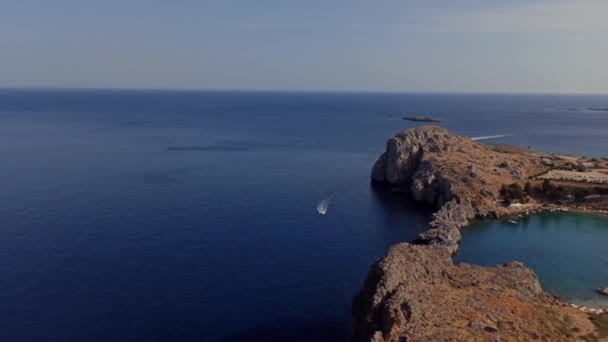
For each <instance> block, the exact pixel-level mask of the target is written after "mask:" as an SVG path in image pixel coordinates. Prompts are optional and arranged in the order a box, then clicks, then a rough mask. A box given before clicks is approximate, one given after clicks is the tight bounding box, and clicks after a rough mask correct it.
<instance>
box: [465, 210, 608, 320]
mask: <svg viewBox="0 0 608 342" xmlns="http://www.w3.org/2000/svg"><path fill="white" fill-rule="evenodd" d="M512 260H518V261H522V262H524V264H525V265H526V266H528V267H530V268H532V269H533V270H534V271H535V272H536V274H537V275H538V277H539V279H540V282H541V285H542V286H543V289H544V290H545V291H547V292H548V293H551V294H554V295H558V296H560V297H561V298H562V299H563V300H565V301H568V302H572V303H576V304H581V305H582V304H584V305H587V306H591V307H596V308H608V297H606V296H602V295H600V294H598V293H597V292H596V289H597V288H599V287H602V288H603V287H606V286H608V218H605V217H600V216H596V215H589V214H582V213H541V214H537V215H532V216H530V217H526V218H522V219H520V220H519V221H518V222H517V224H512V223H509V222H507V221H506V220H483V221H478V222H475V223H473V224H472V225H470V226H469V227H467V228H466V229H464V230H463V234H462V242H461V245H460V248H459V250H458V253H457V254H456V255H455V256H454V262H455V263H458V262H466V263H471V264H478V265H483V266H491V265H497V264H501V263H505V262H508V261H512Z"/></svg>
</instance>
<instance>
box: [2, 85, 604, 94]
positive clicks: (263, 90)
mask: <svg viewBox="0 0 608 342" xmlns="http://www.w3.org/2000/svg"><path fill="white" fill-rule="evenodd" d="M5 90H23V91H29V90H31V91H36V90H47V91H125V92H126V91H142V92H145V91H150V92H217V93H219V92H223V93H229V92H233V93H309V94H315V93H316V94H370V95H371V94H387V95H400V94H401V95H405V94H420V95H426V94H428V95H434V94H437V95H441V94H444V95H450V94H452V95H581V96H585V95H591V96H593V95H608V92H526V91H474V90H465V91H454V90H354V89H350V90H349V89H343V90H335V89H316V90H315V89H306V88H302V89H278V88H261V89H255V88H249V89H248V88H195V87H192V88H190V87H112V86H0V91H5Z"/></svg>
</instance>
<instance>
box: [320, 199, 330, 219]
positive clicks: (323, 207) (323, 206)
mask: <svg viewBox="0 0 608 342" xmlns="http://www.w3.org/2000/svg"><path fill="white" fill-rule="evenodd" d="M330 203H331V196H330V197H327V198H326V199H324V200H322V201H321V202H319V204H317V212H318V213H319V215H325V213H327V209H329V204H330Z"/></svg>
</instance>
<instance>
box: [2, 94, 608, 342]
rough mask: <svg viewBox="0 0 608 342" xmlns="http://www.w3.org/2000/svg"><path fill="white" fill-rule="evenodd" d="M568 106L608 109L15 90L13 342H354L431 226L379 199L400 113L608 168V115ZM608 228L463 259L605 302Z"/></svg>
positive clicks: (6, 227)
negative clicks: (359, 317) (602, 161)
mask: <svg viewBox="0 0 608 342" xmlns="http://www.w3.org/2000/svg"><path fill="white" fill-rule="evenodd" d="M570 107H573V108H584V107H608V97H606V96H546V95H542V96H541V95H538V96H532V95H526V96H522V95H456V94H449V95H448V94H432V95H431V94H329V93H327V94H317V93H255V92H249V93H248V92H170V91H92V90H90V91H76V90H53V91H49V90H29V91H24V90H0V158H1V160H2V167H1V169H0V189H2V191H0V274H1V275H2V277H1V278H0V308H2V310H1V312H0V327H1V329H0V340H1V341H175V340H179V341H217V340H220V341H243V340H245V341H247V340H250V341H267V340H273V339H274V340H300V341H316V340H340V339H344V337H345V336H346V335H347V331H348V319H349V311H350V300H351V298H352V296H353V295H354V294H355V292H356V291H357V290H358V289H359V288H360V287H361V285H362V282H363V280H364V277H365V275H366V273H367V271H368V269H369V266H370V265H371V263H372V262H373V261H374V260H376V259H377V258H379V257H381V256H382V255H383V254H384V253H385V252H386V250H387V248H388V247H389V246H390V245H392V244H395V243H397V242H401V241H408V240H411V239H412V238H414V237H415V236H416V235H417V234H418V233H419V232H421V231H422V230H424V229H425V227H426V223H427V222H428V218H429V212H428V210H427V209H425V208H422V207H417V206H415V205H412V204H408V203H406V202H405V201H404V200H402V199H400V197H399V196H398V195H395V194H392V193H385V192H380V191H375V190H373V189H372V188H370V186H369V171H370V168H371V166H372V164H373V162H374V160H375V159H376V158H377V156H378V155H379V154H380V153H381V152H382V151H383V149H384V143H385V141H386V139H387V138H388V137H390V136H392V135H394V134H395V133H397V132H399V131H400V130H403V129H405V128H408V127H413V126H414V125H415V124H414V123H411V122H406V121H403V120H400V119H399V116H402V115H427V116H434V117H439V118H442V119H445V122H444V124H445V126H447V127H448V128H449V129H451V130H453V131H455V132H457V133H460V134H465V135H469V136H487V135H502V134H505V135H508V136H507V137H504V138H500V139H495V140H493V141H495V142H503V143H511V144H515V145H519V146H531V147H532V148H535V149H541V150H547V151H554V152H561V153H572V154H580V155H586V156H600V155H608V149H607V148H606V147H607V146H608V113H606V112H590V111H560V110H556V109H557V108H570ZM389 114H390V115H392V117H389ZM324 199H330V204H329V209H328V212H327V214H326V215H325V216H320V215H318V214H317V212H316V206H317V204H318V203H319V202H320V201H322V200H324ZM607 222H608V221H605V220H602V219H598V218H590V217H585V216H580V215H575V214H572V215H564V216H560V217H555V216H542V215H541V216H538V217H533V218H530V219H529V220H527V221H522V222H521V223H520V224H519V225H517V226H513V225H509V226H505V225H504V224H503V223H501V222H486V223H482V224H479V225H476V226H474V227H472V228H471V229H470V230H468V231H467V232H466V233H465V235H464V239H465V240H464V242H463V245H462V248H461V252H460V253H459V255H458V256H457V259H458V260H463V261H467V262H476V263H480V264H496V263H501V262H505V261H509V260H512V259H520V260H523V261H524V262H526V263H528V264H529V265H530V266H532V267H534V269H535V270H537V272H538V274H539V275H540V277H541V281H542V283H543V285H545V287H546V288H547V289H549V290H553V291H556V292H558V293H559V294H561V295H564V296H566V297H568V296H570V297H572V298H573V299H577V298H578V299H581V300H583V299H584V300H589V299H591V300H599V299H597V298H595V297H594V294H593V289H595V288H596V287H599V286H608V279H607V278H606V274H607V273H608V265H604V261H606V260H608V247H606V246H608V224H607Z"/></svg>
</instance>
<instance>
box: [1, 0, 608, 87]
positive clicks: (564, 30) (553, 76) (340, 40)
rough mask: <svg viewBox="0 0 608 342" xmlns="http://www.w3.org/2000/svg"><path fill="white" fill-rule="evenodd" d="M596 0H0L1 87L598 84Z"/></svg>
mask: <svg viewBox="0 0 608 342" xmlns="http://www.w3.org/2000/svg"><path fill="white" fill-rule="evenodd" d="M607 13H608V1H606V0H573V1H566V0H563V1H561V0H538V1H533V0H530V1H521V0H512V1H499V0H494V1H491V0H485V1H484V0H464V1H454V0H438V1H407V0H401V1H398V0H384V1H369V0H348V1H346V0H345V1H340V0H336V1H321V0H307V1H304V0H302V1H299V0H294V1H286V0H281V1H279V0H248V1H244V0H243V1H234V0H217V1H215V0H214V1H205V0H198V1H195V0H95V1H93V0H38V1H36V0H2V1H0V87H12V86H17V87H47V86H50V87H119V88H125V87H126V88H201V89H288V90H297V89H305V90H355V91H357V90H371V91H463V92H466V91H489V92H501V91H509V92H601V93H608V67H606V63H607V62H606V61H607V60H608V38H607V37H608V20H606V19H605V17H606V14H607Z"/></svg>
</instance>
